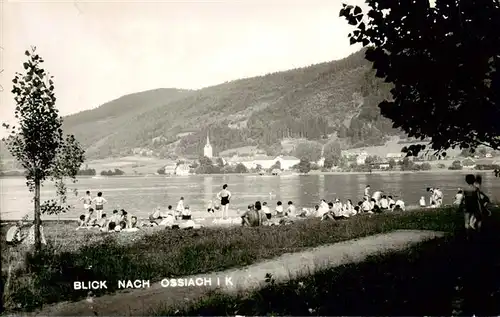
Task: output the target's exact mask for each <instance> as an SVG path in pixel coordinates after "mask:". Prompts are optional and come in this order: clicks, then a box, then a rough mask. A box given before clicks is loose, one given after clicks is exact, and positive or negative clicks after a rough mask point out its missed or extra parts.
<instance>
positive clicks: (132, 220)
mask: <svg viewBox="0 0 500 317" xmlns="http://www.w3.org/2000/svg"><path fill="white" fill-rule="evenodd" d="M137 227H139V224H138V223H137V217H136V216H132V217H130V228H137Z"/></svg>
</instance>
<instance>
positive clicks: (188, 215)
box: [181, 205, 191, 220]
mask: <svg viewBox="0 0 500 317" xmlns="http://www.w3.org/2000/svg"><path fill="white" fill-rule="evenodd" d="M181 215H182V220H191V210H190V209H189V206H188V205H186V207H184V210H182V213H181Z"/></svg>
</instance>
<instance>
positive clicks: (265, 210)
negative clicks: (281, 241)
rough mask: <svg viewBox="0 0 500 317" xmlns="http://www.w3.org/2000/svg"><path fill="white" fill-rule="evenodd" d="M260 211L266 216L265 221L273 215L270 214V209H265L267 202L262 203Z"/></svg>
mask: <svg viewBox="0 0 500 317" xmlns="http://www.w3.org/2000/svg"><path fill="white" fill-rule="evenodd" d="M262 211H263V212H264V213H265V214H266V218H267V220H271V218H272V216H273V215H272V213H271V209H269V207H267V202H263V203H262Z"/></svg>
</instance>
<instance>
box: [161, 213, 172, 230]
mask: <svg viewBox="0 0 500 317" xmlns="http://www.w3.org/2000/svg"><path fill="white" fill-rule="evenodd" d="M174 224H175V216H174V212H173V211H172V212H171V213H169V214H168V215H167V216H166V217H165V218H163V219H162V221H161V222H160V224H159V225H160V226H166V227H171V226H173V225H174Z"/></svg>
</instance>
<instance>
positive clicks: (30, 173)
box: [3, 47, 85, 251]
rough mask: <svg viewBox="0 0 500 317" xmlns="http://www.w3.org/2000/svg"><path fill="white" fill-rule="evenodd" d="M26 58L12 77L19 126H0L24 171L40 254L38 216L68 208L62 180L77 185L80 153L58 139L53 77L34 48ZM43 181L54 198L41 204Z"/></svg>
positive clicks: (72, 140) (74, 143)
mask: <svg viewBox="0 0 500 317" xmlns="http://www.w3.org/2000/svg"><path fill="white" fill-rule="evenodd" d="M25 55H26V56H27V59H28V60H27V61H26V62H24V63H23V68H24V72H23V73H16V75H15V77H14V79H13V80H12V83H13V84H14V85H13V89H12V94H13V95H14V101H15V103H16V108H15V112H14V115H15V118H16V119H17V120H18V125H17V126H10V125H8V124H6V123H4V124H3V126H4V127H5V128H6V129H8V130H9V136H8V137H7V138H4V139H3V141H4V142H5V143H6V145H7V148H8V149H9V151H10V153H11V154H12V155H13V156H14V158H15V159H16V160H17V161H18V162H20V163H21V165H22V167H23V168H24V169H25V171H26V185H27V186H28V189H29V190H30V191H31V192H33V193H34V197H33V202H34V219H35V250H36V251H39V250H40V248H41V240H40V223H41V221H40V220H41V214H42V213H43V214H58V213H61V212H66V211H68V210H69V209H70V208H71V206H70V205H68V204H67V188H66V185H65V180H66V179H70V180H71V181H72V182H73V183H75V182H76V175H77V173H78V171H79V169H80V166H81V164H82V163H83V162H84V160H85V157H84V153H85V151H84V150H83V149H82V147H81V146H80V144H79V143H78V141H77V140H76V139H75V138H74V136H72V135H68V136H66V137H64V135H63V131H62V117H61V116H60V115H59V111H58V110H57V108H56V106H55V104H56V97H55V93H54V89H55V88H54V82H53V76H50V75H49V74H48V73H47V72H46V71H45V70H44V69H43V68H42V63H43V62H44V61H43V59H42V58H41V57H40V56H39V55H38V54H37V53H36V48H35V47H31V50H29V51H26V52H25ZM46 180H50V181H53V182H54V183H55V186H56V191H57V196H58V197H59V199H58V200H48V201H45V202H43V203H42V204H41V203H40V188H41V186H42V185H43V182H44V181H46ZM75 193H76V192H75Z"/></svg>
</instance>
